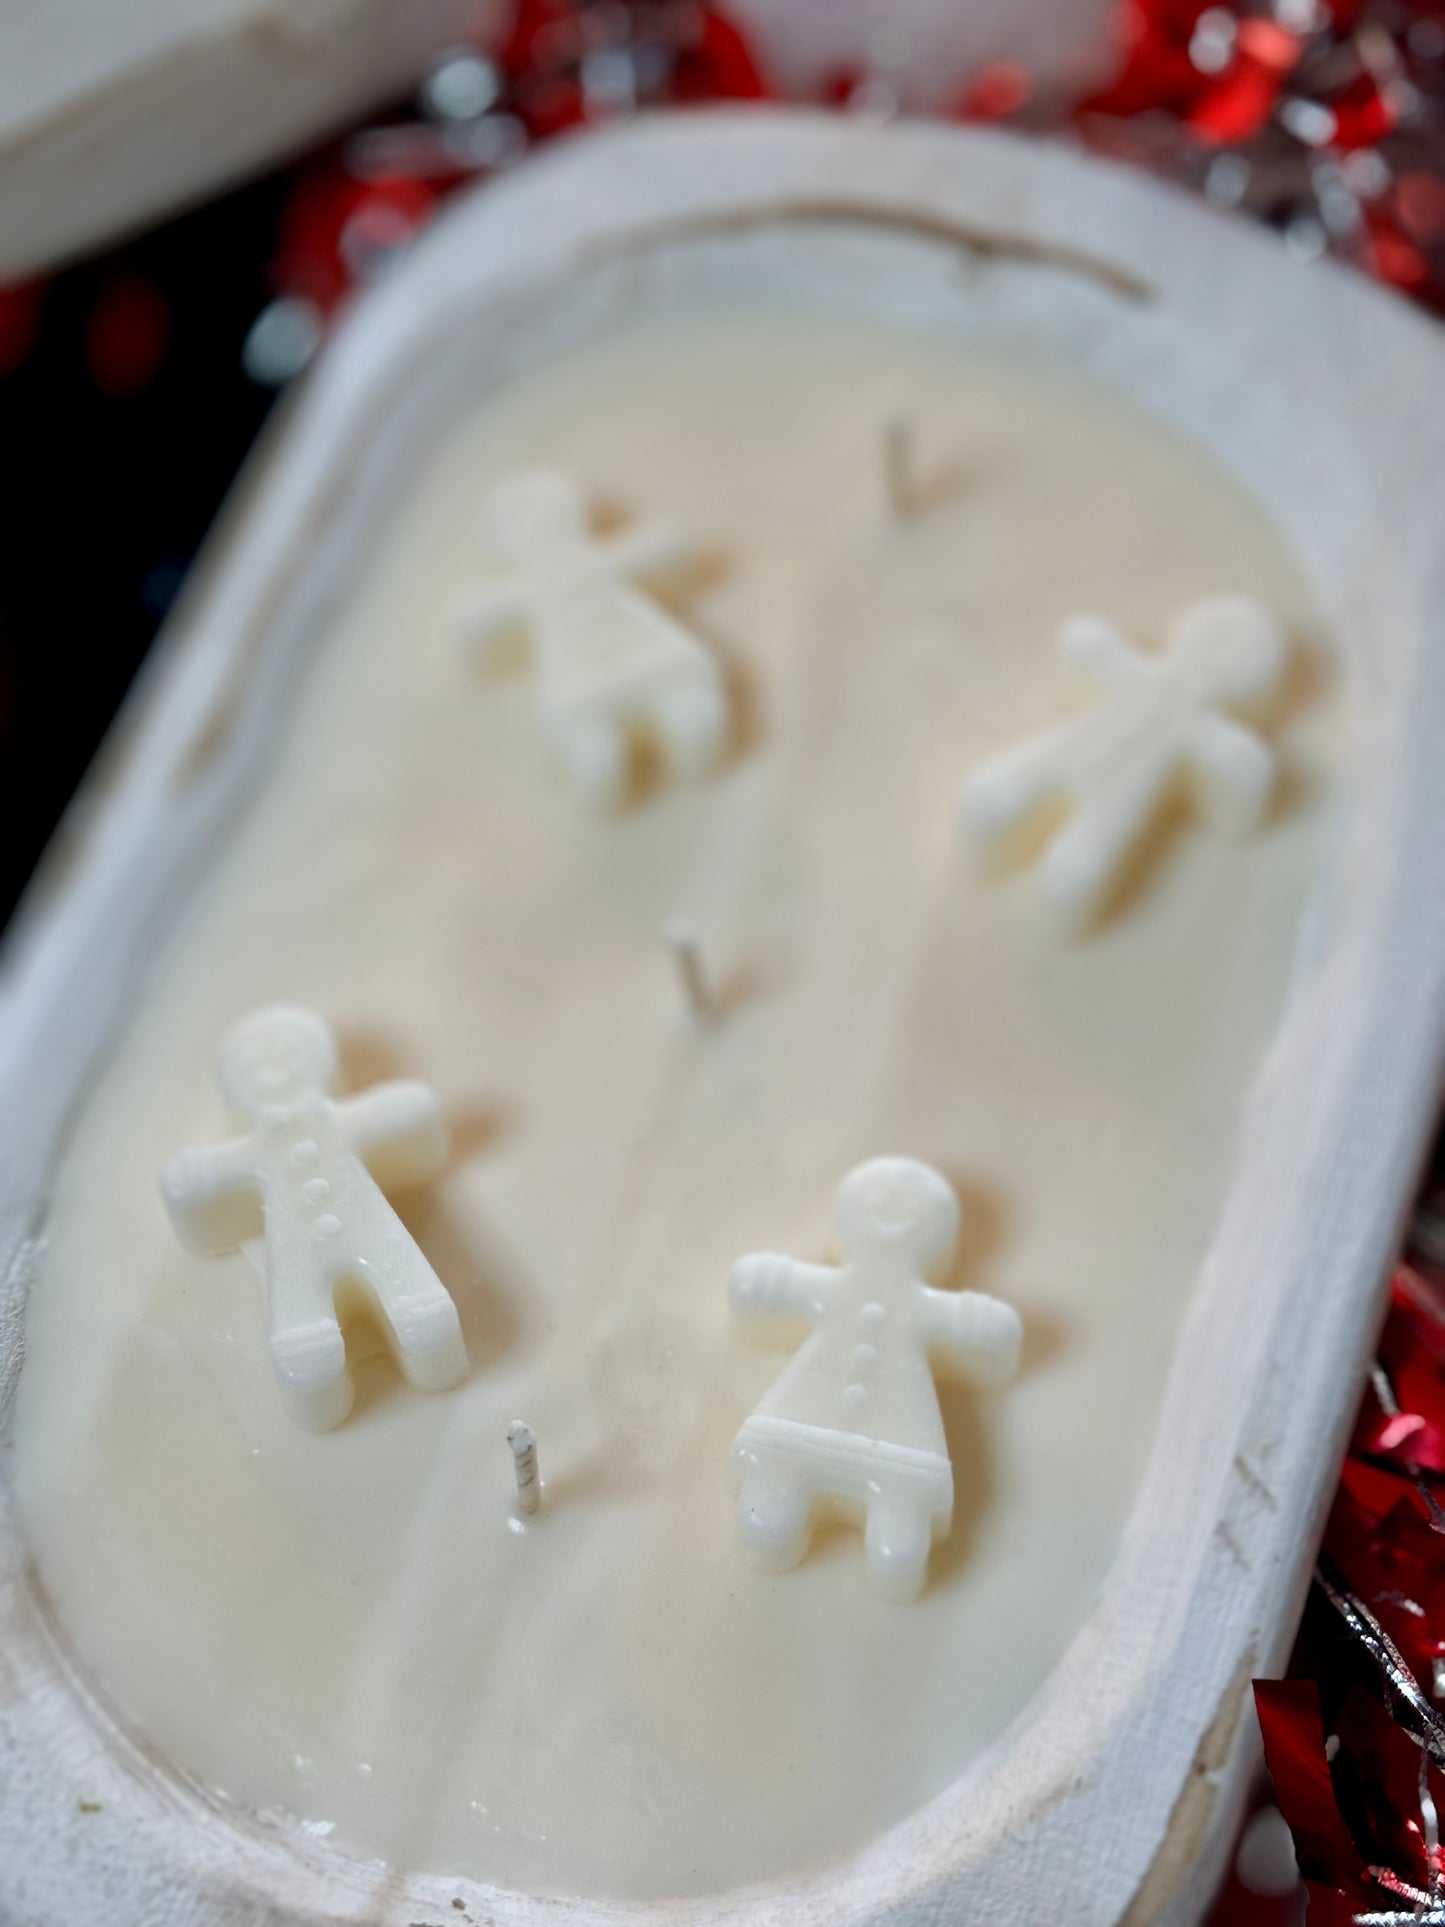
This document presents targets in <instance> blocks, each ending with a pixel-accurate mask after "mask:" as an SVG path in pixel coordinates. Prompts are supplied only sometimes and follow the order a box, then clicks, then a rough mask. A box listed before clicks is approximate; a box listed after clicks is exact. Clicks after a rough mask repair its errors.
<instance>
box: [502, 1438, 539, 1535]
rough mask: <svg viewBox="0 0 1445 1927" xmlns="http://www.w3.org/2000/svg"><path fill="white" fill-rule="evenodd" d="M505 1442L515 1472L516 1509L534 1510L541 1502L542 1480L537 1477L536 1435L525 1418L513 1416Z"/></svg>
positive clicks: (523, 1510) (522, 1510) (529, 1511)
mask: <svg viewBox="0 0 1445 1927" xmlns="http://www.w3.org/2000/svg"><path fill="white" fill-rule="evenodd" d="M507 1443H508V1445H510V1446H511V1448H512V1463H513V1465H514V1466H515V1468H516V1472H517V1510H518V1511H519V1512H527V1513H531V1512H535V1511H536V1510H537V1508H538V1506H540V1505H541V1503H542V1481H541V1480H540V1479H539V1478H538V1477H537V1435H536V1433H535V1432H534V1431H533V1430H532V1428H531V1426H530V1425H528V1424H527V1423H526V1421H525V1420H523V1419H519V1418H514V1419H513V1420H512V1422H511V1424H510V1425H509V1426H508V1427H507Z"/></svg>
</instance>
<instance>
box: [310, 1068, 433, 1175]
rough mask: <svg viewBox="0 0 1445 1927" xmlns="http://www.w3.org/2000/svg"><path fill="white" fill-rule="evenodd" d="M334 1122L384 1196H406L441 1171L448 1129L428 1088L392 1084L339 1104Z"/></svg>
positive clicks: (412, 1083) (404, 1082)
mask: <svg viewBox="0 0 1445 1927" xmlns="http://www.w3.org/2000/svg"><path fill="white" fill-rule="evenodd" d="M336 1121H337V1122H338V1124H340V1126H341V1128H342V1129H343V1130H344V1131H345V1133H346V1136H347V1140H348V1142H349V1143H350V1145H351V1148H352V1150H353V1151H354V1152H355V1153H356V1155H357V1156H358V1157H359V1158H360V1159H361V1161H362V1163H363V1164H364V1165H365V1166H366V1168H367V1170H368V1171H370V1173H371V1175H372V1177H373V1178H375V1180H376V1182H377V1183H378V1184H379V1185H380V1186H381V1188H382V1190H383V1191H392V1190H396V1191H400V1190H405V1189H406V1187H407V1186H408V1185H412V1184H425V1183H427V1182H428V1181H429V1180H430V1179H432V1178H435V1177H439V1176H440V1175H441V1172H442V1171H443V1170H444V1169H445V1167H446V1161H447V1153H448V1144H447V1127H446V1124H445V1121H444V1120H443V1118H442V1112H441V1105H440V1104H439V1103H438V1102H437V1096H436V1092H435V1091H433V1090H432V1088H431V1086H430V1085H429V1084H422V1083H420V1082H418V1081H416V1080H415V1079H411V1078H397V1079H394V1080H393V1081H392V1082H390V1083H387V1084H373V1086H372V1087H371V1089H370V1090H369V1091H363V1092H362V1093H361V1094H360V1096H358V1097H347V1098H343V1099H342V1100H341V1101H340V1103H338V1104H337V1106H336Z"/></svg>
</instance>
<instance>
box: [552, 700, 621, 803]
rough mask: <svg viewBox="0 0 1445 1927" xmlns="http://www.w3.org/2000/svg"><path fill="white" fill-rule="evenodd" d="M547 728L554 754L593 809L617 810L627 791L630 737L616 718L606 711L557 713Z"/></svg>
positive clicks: (569, 710)
mask: <svg viewBox="0 0 1445 1927" xmlns="http://www.w3.org/2000/svg"><path fill="white" fill-rule="evenodd" d="M544 726H545V729H546V733H547V740H548V741H549V742H550V744H551V745H552V749H553V753H554V754H555V755H556V756H557V758H558V760H559V761H560V762H561V764H562V765H563V767H564V768H565V769H566V771H567V774H568V775H569V776H570V777H571V779H572V781H573V782H574V783H575V784H576V785H577V788H578V789H579V790H580V791H581V793H582V795H583V796H584V797H585V798H586V799H587V801H588V802H589V803H590V804H591V805H592V807H593V808H594V809H597V810H608V809H614V808H615V807H616V806H617V804H618V803H620V802H621V800H622V796H623V792H624V791H625V790H626V787H627V736H626V733H625V731H624V730H623V729H622V727H621V725H620V724H619V723H618V722H617V720H616V718H615V717H613V716H611V715H609V714H607V713H606V712H605V711H598V712H595V713H592V714H589V713H588V712H587V711H585V710H582V709H578V708H568V709H556V710H552V711H550V712H549V713H548V714H547V716H546V717H545V718H544Z"/></svg>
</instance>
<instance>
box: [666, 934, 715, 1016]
mask: <svg viewBox="0 0 1445 1927" xmlns="http://www.w3.org/2000/svg"><path fill="white" fill-rule="evenodd" d="M663 937H664V939H665V941H666V943H667V948H668V950H669V952H670V953H671V956H672V961H673V964H674V965H675V967H676V970H677V975H678V980H679V982H680V983H681V985H682V994H683V998H684V1000H685V1001H686V1004H687V1008H688V1014H689V1015H690V1016H691V1017H692V1018H693V1019H694V1020H695V1021H696V1022H698V1023H702V1022H705V1021H706V1019H707V1018H709V1017H710V1016H711V1015H712V998H711V997H710V996H709V995H708V987H707V978H706V977H705V975H704V973H703V967H702V944H701V942H700V941H699V939H698V934H697V931H696V930H695V929H694V928H693V926H692V925H691V924H690V923H688V922H687V921H686V919H685V918H682V917H674V918H672V920H671V921H670V922H669V923H668V925H667V927H666V929H665V930H664V931H663Z"/></svg>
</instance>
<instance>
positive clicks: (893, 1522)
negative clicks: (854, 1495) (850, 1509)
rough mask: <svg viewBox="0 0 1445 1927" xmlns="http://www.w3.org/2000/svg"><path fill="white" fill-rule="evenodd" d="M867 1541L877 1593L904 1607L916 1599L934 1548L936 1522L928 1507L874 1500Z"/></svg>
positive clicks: (912, 1501)
mask: <svg viewBox="0 0 1445 1927" xmlns="http://www.w3.org/2000/svg"><path fill="white" fill-rule="evenodd" d="M863 1537H864V1547H865V1549H866V1551H867V1554H868V1570H869V1573H870V1575H871V1577H872V1580H873V1584H874V1587H875V1588H876V1589H877V1591H878V1592H879V1593H881V1594H882V1596H883V1597H884V1598H885V1599H891V1600H893V1601H894V1602H895V1603H896V1604H898V1605H901V1606H906V1605H908V1604H909V1602H910V1601H911V1600H914V1599H916V1598H917V1597H918V1595H919V1593H921V1592H922V1590H923V1582H924V1580H925V1579H926V1578H927V1577H928V1555H929V1553H930V1551H931V1550H932V1547H933V1521H932V1519H931V1518H930V1517H929V1513H928V1508H927V1506H926V1504H924V1503H923V1502H922V1500H921V1499H919V1498H917V1497H913V1496H899V1495H887V1494H886V1495H885V1496H884V1497H882V1498H879V1499H874V1500H873V1501H872V1502H871V1504H870V1505H869V1507H868V1523H867V1526H866V1528H865V1530H864V1536H863Z"/></svg>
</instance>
